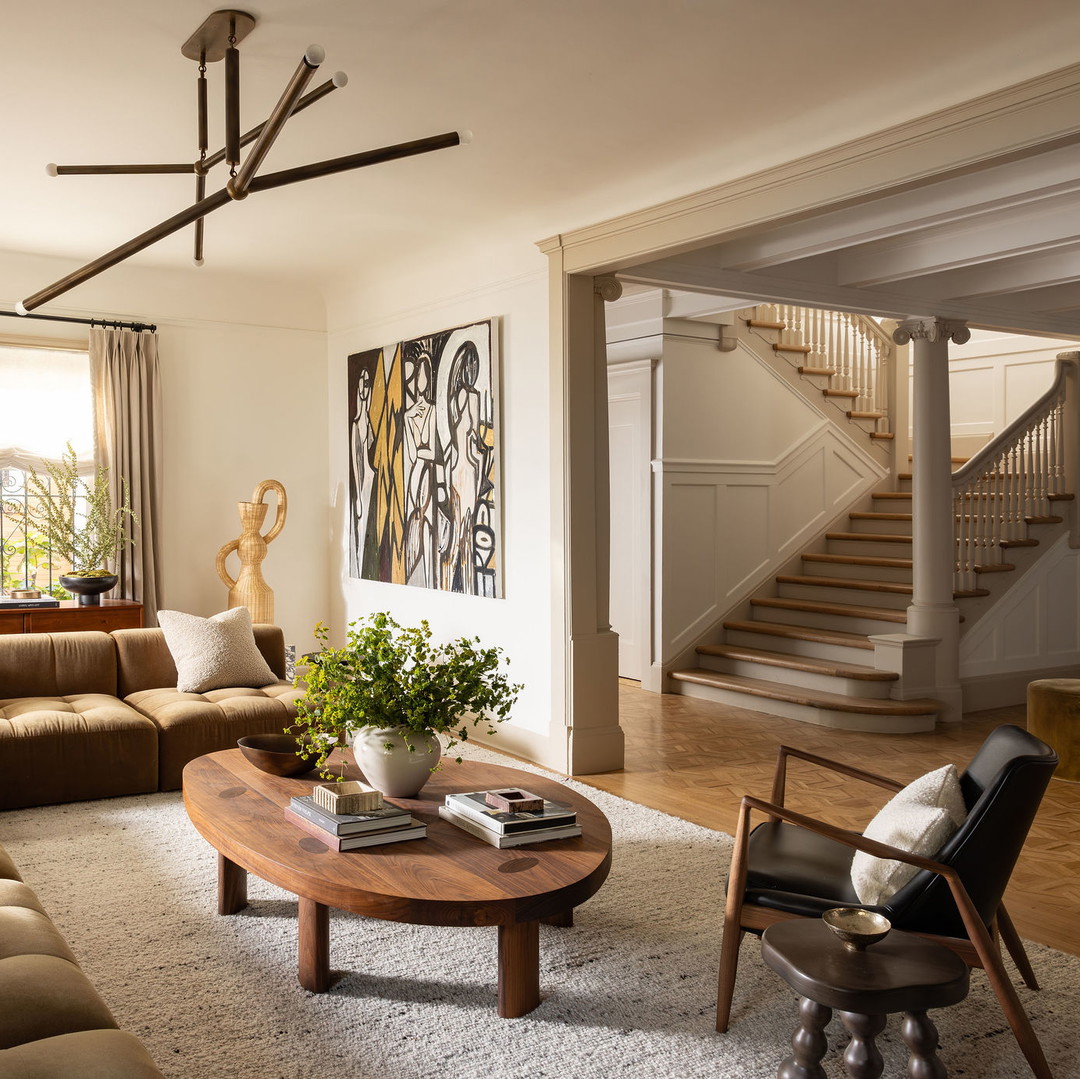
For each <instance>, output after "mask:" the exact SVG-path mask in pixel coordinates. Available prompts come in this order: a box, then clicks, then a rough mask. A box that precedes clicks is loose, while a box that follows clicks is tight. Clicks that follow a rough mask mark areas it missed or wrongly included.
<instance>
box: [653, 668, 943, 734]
mask: <svg viewBox="0 0 1080 1079" xmlns="http://www.w3.org/2000/svg"><path fill="white" fill-rule="evenodd" d="M671 678H672V679H673V680H674V681H675V682H678V683H679V684H680V688H679V690H678V692H681V693H685V694H687V695H688V696H693V697H701V698H704V699H705V700H714V701H718V702H720V703H723V704H732V705H735V706H737V707H739V708H749V709H752V710H754V711H758V712H767V713H769V714H770V715H775V716H784V717H785V718H787V719H798V720H801V721H802V722H804V723H816V724H817V725H819V726H823V727H836V728H840V729H843V730H850V731H877V732H880V733H882V734H910V733H916V732H918V731H932V730H933V729H934V727H935V726H936V724H937V715H938V711H939V710H940V708H941V704H940V702H938V701H935V700H930V699H929V698H919V699H915V700H907V701H899V700H893V699H891V698H875V697H849V696H845V695H842V694H839V693H826V692H819V691H815V690H808V689H805V688H803V687H801V686H789V685H784V684H781V683H779V682H767V681H764V680H761V679H757V678H746V677H743V676H741V675H736V674H724V673H721V672H719V671H710V670H705V669H704V668H699V667H698V668H690V669H687V670H681V671H672V672H671Z"/></svg>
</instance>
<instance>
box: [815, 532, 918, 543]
mask: <svg viewBox="0 0 1080 1079" xmlns="http://www.w3.org/2000/svg"><path fill="white" fill-rule="evenodd" d="M825 538H826V539H830V540H854V541H855V542H861V543H911V536H897V535H894V534H893V533H892V532H826V533H825Z"/></svg>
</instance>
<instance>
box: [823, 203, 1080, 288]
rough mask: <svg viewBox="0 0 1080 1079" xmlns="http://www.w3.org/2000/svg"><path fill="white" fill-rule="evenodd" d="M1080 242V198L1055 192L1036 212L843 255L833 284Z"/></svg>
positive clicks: (860, 283)
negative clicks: (1055, 194)
mask: <svg viewBox="0 0 1080 1079" xmlns="http://www.w3.org/2000/svg"><path fill="white" fill-rule="evenodd" d="M1077 241H1080V198H1078V197H1077V196H1076V195H1067V196H1059V197H1057V198H1054V199H1049V200H1047V201H1046V202H1044V203H1042V204H1040V208H1039V209H1038V210H1037V211H1027V212H1020V211H1005V212H1004V213H1002V214H1000V215H994V216H992V217H991V218H989V219H981V218H980V219H976V220H974V221H972V222H971V223H969V224H967V225H965V226H963V227H955V228H943V229H935V230H932V231H927V232H925V233H923V234H921V235H917V236H915V237H906V238H904V239H903V240H902V241H898V242H888V241H886V242H883V243H877V244H872V245H868V246H864V247H861V248H852V249H849V250H848V251H845V252H844V253H842V254H841V255H840V257H839V260H838V265H837V283H838V284H841V285H844V286H847V287H856V288H866V287H870V286H879V285H883V284H888V283H890V282H892V281H899V280H903V279H905V278H912V277H919V276H923V275H928V274H934V273H940V272H942V271H943V270H951V269H955V268H958V267H961V266H970V265H972V264H975V263H979V262H989V261H993V260H994V259H999V258H1005V257H1007V256H1008V257H1014V256H1018V255H1027V254H1031V253H1034V252H1038V251H1049V250H1052V249H1054V248H1060V247H1063V246H1066V245H1068V244H1072V243H1076V242H1077Z"/></svg>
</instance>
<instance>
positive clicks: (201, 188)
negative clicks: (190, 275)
mask: <svg viewBox="0 0 1080 1079" xmlns="http://www.w3.org/2000/svg"><path fill="white" fill-rule="evenodd" d="M204 198H206V176H205V175H203V173H201V172H200V173H197V174H196V176H195V202H196V204H198V203H200V202H202V201H203V199H204ZM205 221H206V217H205V215H204V216H203V217H200V218H197V219H196V221H195V255H194V262H195V265H196V266H201V265H202V264H203V235H204V233H205V231H206V226H205Z"/></svg>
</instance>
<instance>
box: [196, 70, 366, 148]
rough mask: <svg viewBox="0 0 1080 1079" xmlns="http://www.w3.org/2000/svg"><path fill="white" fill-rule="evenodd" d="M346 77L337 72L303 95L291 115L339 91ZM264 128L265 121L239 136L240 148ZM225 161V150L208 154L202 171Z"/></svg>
mask: <svg viewBox="0 0 1080 1079" xmlns="http://www.w3.org/2000/svg"><path fill="white" fill-rule="evenodd" d="M348 81H349V80H348V77H347V76H346V74H345V72H344V71H339V72H337V73H336V74H335V75H334V77H333V78H330V79H327V80H326V82H324V83H323V84H322V85H321V86H317V87H316V88H315V89H314V90H312V91H311V93H310V94H305V95H304V96H303V97H302V98H300V100H299V101H298V102H297V103H296V108H294V109H293V111H292V114H291V115H293V116H295V115H296V114H297V113H298V112H300V111H301V110H302V109H306V108H307V107H308V105H314V104H315V102H316V101H319V100H320V99H322V98H324V97H326V95H327V94H329V93H331V92H332V91H334V90H338V89H340V88H341V87H342V86H344V85H345V84H346V83H347V82H348ZM264 127H266V121H265V120H264V121H263V122H262V123H261V124H259V125H258V126H257V127H253V128H252V129H251V130H250V131H247V132H245V133H244V134H243V135H241V136H240V145H241V147H244V146H247V145H248V143H251V142H254V141H255V140H256V139H257V138H258V137H259V136H260V135H261V134H262V130H263V128H264ZM224 160H225V148H224V147H222V149H220V150H217V151H216V152H215V153H212V154H210V155H209V156H208V157H207V158H206V160H205V161H204V162H203V168H204V169H207V170H209V169H212V168H213V167H214V166H215V165H220V164H221V162H222V161H224Z"/></svg>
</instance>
